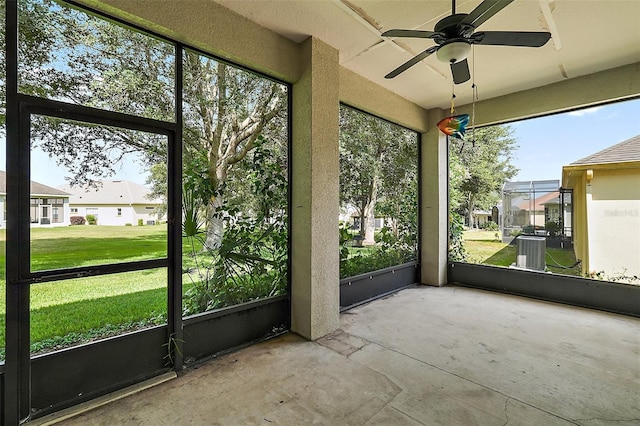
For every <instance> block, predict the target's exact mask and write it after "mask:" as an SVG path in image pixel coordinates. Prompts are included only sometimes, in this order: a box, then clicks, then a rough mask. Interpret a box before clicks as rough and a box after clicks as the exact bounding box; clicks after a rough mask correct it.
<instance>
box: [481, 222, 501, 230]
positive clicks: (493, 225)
mask: <svg viewBox="0 0 640 426" xmlns="http://www.w3.org/2000/svg"><path fill="white" fill-rule="evenodd" d="M482 229H485V230H487V231H497V230H498V224H497V223H495V222H485V223H483V224H482Z"/></svg>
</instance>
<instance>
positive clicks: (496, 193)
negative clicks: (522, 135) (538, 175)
mask: <svg viewBox="0 0 640 426" xmlns="http://www.w3.org/2000/svg"><path fill="white" fill-rule="evenodd" d="M472 138H475V141H474V142H472V140H471V139H472ZM517 148H518V146H517V141H516V139H515V138H513V136H512V131H511V129H510V128H509V127H508V126H491V127H485V128H481V129H476V130H475V132H473V131H472V132H467V138H466V140H465V141H462V140H460V139H455V138H450V139H449V179H450V181H449V202H450V206H451V210H452V211H455V212H457V213H459V214H460V215H462V216H464V217H466V218H467V224H468V225H469V226H473V225H474V223H475V222H474V220H475V218H474V213H473V212H474V210H477V209H482V210H487V211H490V210H491V209H492V207H493V206H495V205H496V204H497V203H498V202H499V201H500V200H501V191H502V185H503V184H504V183H505V182H507V181H509V180H510V179H511V178H513V177H514V176H515V175H516V174H517V173H518V169H517V168H516V167H515V166H514V165H513V164H512V163H511V161H512V159H513V154H514V152H515V150H516V149H517Z"/></svg>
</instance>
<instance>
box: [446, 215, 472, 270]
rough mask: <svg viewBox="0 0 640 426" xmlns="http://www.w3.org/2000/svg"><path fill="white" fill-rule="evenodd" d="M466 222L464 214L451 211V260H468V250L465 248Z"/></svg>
mask: <svg viewBox="0 0 640 426" xmlns="http://www.w3.org/2000/svg"><path fill="white" fill-rule="evenodd" d="M463 233H464V222H463V220H462V216H460V215H459V214H457V213H451V216H450V218H449V262H466V261H467V258H468V254H467V250H465V248H464V240H463V239H462V234H463Z"/></svg>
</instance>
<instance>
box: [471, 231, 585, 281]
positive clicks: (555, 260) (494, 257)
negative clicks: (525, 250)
mask: <svg viewBox="0 0 640 426" xmlns="http://www.w3.org/2000/svg"><path fill="white" fill-rule="evenodd" d="M463 239H464V247H465V249H466V250H467V252H468V253H469V256H470V262H471V263H479V264H483V265H493V266H505V267H508V266H511V264H512V263H515V261H516V248H515V246H513V245H510V244H505V243H503V242H502V241H498V240H497V239H496V238H495V231H465V233H464V235H463ZM546 262H547V268H548V269H549V271H551V272H554V273H557V274H563V275H574V276H580V275H581V272H580V266H579V265H578V266H576V267H574V268H571V269H563V268H559V267H557V264H559V265H562V266H565V267H569V266H571V265H573V264H575V262H576V258H575V255H574V253H573V250H564V249H560V248H550V247H548V248H547V250H546Z"/></svg>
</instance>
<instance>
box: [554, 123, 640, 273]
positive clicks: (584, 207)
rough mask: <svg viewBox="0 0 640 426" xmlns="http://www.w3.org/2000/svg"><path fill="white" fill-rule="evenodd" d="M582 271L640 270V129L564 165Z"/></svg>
mask: <svg viewBox="0 0 640 426" xmlns="http://www.w3.org/2000/svg"><path fill="white" fill-rule="evenodd" d="M562 186H563V187H564V188H567V189H572V190H573V220H574V237H573V238H574V250H575V254H576V258H577V259H581V260H582V272H583V273H590V272H604V273H605V275H607V276H609V277H612V276H616V275H620V274H624V275H626V276H633V275H636V276H640V135H638V136H635V137H633V138H631V139H628V140H626V141H624V142H620V143H618V144H616V145H613V146H611V147H609V148H606V149H604V150H602V151H599V152H596V153H595V154H592V155H590V156H588V157H585V158H582V159H580V160H578V161H575V162H573V163H571V164H569V165H567V166H564V167H563V168H562Z"/></svg>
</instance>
